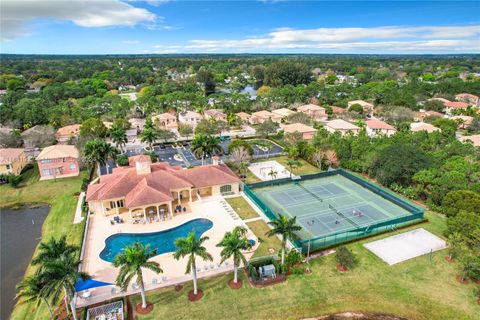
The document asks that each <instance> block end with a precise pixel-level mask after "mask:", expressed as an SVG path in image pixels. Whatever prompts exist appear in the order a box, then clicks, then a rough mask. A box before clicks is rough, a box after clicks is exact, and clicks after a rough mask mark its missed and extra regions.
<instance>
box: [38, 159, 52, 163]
mask: <svg viewBox="0 0 480 320" xmlns="http://www.w3.org/2000/svg"><path fill="white" fill-rule="evenodd" d="M51 162H52V160H51V159H45V160H40V163H51Z"/></svg>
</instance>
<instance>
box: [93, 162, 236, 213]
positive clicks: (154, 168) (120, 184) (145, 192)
mask: <svg viewBox="0 0 480 320" xmlns="http://www.w3.org/2000/svg"><path fill="white" fill-rule="evenodd" d="M239 192H240V180H239V178H238V177H237V176H236V175H235V174H234V173H233V172H232V171H231V170H230V169H229V168H228V167H227V166H226V165H224V164H213V165H208V166H202V167H196V168H191V169H183V168H182V167H180V166H171V165H169V164H168V163H166V162H158V163H152V162H151V161H150V157H149V156H143V155H140V156H135V157H131V158H129V166H127V167H118V168H115V169H113V172H112V173H111V174H108V175H104V176H101V177H100V180H99V181H98V183H96V184H92V185H90V186H89V187H88V190H87V198H86V199H87V202H88V207H89V209H90V211H91V212H93V213H96V214H103V215H109V214H121V213H125V212H128V213H129V214H130V217H131V218H132V216H133V215H138V214H139V213H140V214H141V215H144V216H145V217H146V213H147V212H149V213H150V212H154V213H156V214H158V213H159V212H162V213H165V214H168V215H169V216H170V217H173V215H174V208H173V207H174V206H182V205H183V204H188V203H189V202H192V201H196V200H201V199H202V198H203V197H208V196H215V195H225V194H237V193H239ZM175 211H177V210H175Z"/></svg>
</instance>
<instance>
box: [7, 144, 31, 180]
mask: <svg viewBox="0 0 480 320" xmlns="http://www.w3.org/2000/svg"><path fill="white" fill-rule="evenodd" d="M27 163H28V158H27V155H26V154H25V152H23V149H17V148H6V149H0V175H14V176H18V175H19V174H20V173H21V172H22V169H23V168H24V167H25V166H26V165H27Z"/></svg>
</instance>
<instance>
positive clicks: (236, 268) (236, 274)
mask: <svg viewBox="0 0 480 320" xmlns="http://www.w3.org/2000/svg"><path fill="white" fill-rule="evenodd" d="M233 282H234V283H237V282H238V267H237V264H235V263H234V264H233Z"/></svg>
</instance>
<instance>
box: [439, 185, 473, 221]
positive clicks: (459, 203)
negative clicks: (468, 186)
mask: <svg viewBox="0 0 480 320" xmlns="http://www.w3.org/2000/svg"><path fill="white" fill-rule="evenodd" d="M442 210H443V211H444V212H445V213H446V214H447V215H449V216H454V215H456V214H457V213H458V212H459V211H461V210H464V211H469V212H477V213H478V214H479V215H480V194H479V193H477V192H473V191H470V190H454V191H450V192H449V193H447V195H446V196H445V198H443V201H442Z"/></svg>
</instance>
